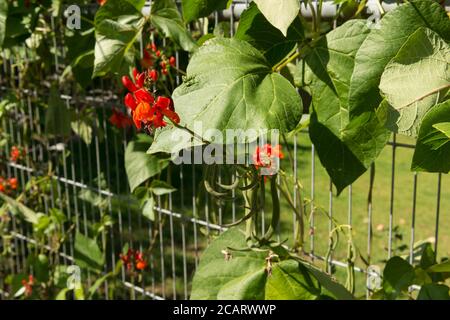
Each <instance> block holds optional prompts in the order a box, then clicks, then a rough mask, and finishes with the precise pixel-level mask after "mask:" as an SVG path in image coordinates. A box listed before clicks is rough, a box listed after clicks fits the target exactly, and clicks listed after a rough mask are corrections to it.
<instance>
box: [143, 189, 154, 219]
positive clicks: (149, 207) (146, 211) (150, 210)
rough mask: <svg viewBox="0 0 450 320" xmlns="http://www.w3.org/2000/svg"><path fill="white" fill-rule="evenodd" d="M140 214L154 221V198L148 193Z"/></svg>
mask: <svg viewBox="0 0 450 320" xmlns="http://www.w3.org/2000/svg"><path fill="white" fill-rule="evenodd" d="M142 215H143V216H144V217H146V218H147V219H148V220H150V221H155V198H153V196H152V195H149V196H148V198H147V200H146V201H145V202H144V206H143V207H142Z"/></svg>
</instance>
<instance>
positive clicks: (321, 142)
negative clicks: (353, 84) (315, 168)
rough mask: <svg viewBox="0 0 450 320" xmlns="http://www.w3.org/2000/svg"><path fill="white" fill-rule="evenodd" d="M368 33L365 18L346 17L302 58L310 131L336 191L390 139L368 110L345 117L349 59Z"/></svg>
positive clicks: (361, 170) (350, 74)
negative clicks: (352, 18) (310, 112)
mask: <svg viewBox="0 0 450 320" xmlns="http://www.w3.org/2000/svg"><path fill="white" fill-rule="evenodd" d="M368 34H369V29H368V28H367V27H366V23H365V22H364V21H362V20H350V21H348V22H346V23H344V24H343V25H342V26H340V27H338V28H336V29H335V30H333V31H331V32H329V33H328V34H327V35H326V37H323V38H322V39H321V40H319V42H318V43H317V44H316V46H315V47H314V48H313V50H312V51H311V52H310V53H309V54H308V56H307V57H306V63H307V68H306V70H305V76H304V77H305V78H306V79H308V84H307V85H308V88H309V90H310V92H311V95H312V114H311V118H310V127H309V134H310V137H311V141H312V142H313V143H314V145H315V147H316V149H317V153H318V155H319V158H320V161H321V163H322V165H323V166H324V167H325V168H326V170H327V172H328V174H329V175H330V177H331V179H332V181H333V183H334V185H335V186H336V188H337V192H338V194H339V193H340V192H341V191H342V190H343V189H344V188H345V187H346V186H348V185H350V184H351V183H353V182H354V181H355V180H356V179H357V178H358V177H359V176H361V175H362V174H363V173H364V172H365V171H366V170H367V168H368V167H369V166H370V165H371V163H372V162H373V161H374V160H375V159H376V157H377V156H378V155H379V153H380V152H381V150H382V149H383V147H384V146H385V144H386V142H387V140H388V138H389V135H388V132H387V130H386V129H384V127H383V124H382V123H381V122H380V121H379V119H378V118H377V116H376V115H375V113H373V112H367V113H365V114H362V115H360V116H359V117H357V118H354V119H352V120H350V119H349V114H348V108H349V107H348V93H349V87H350V80H351V76H352V71H353V67H354V58H355V54H356V52H357V50H358V49H359V47H360V46H361V43H363V41H364V39H365V38H366V37H367V35H368ZM297 68H298V69H301V68H303V63H302V62H300V64H299V65H298V67H297Z"/></svg>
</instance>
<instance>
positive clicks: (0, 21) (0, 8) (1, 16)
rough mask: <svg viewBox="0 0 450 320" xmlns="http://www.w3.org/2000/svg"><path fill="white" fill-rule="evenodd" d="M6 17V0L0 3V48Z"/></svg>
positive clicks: (4, 31) (3, 36)
mask: <svg viewBox="0 0 450 320" xmlns="http://www.w3.org/2000/svg"><path fill="white" fill-rule="evenodd" d="M7 18H8V2H6V1H2V2H1V3H0V48H1V47H2V46H3V40H4V39H5V34H6V19H7Z"/></svg>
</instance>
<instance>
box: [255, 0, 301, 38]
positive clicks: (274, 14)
mask: <svg viewBox="0 0 450 320" xmlns="http://www.w3.org/2000/svg"><path fill="white" fill-rule="evenodd" d="M254 2H255V3H256V4H257V5H258V8H259V10H261V12H262V13H263V14H264V16H265V17H266V19H267V20H268V21H269V22H270V23H271V24H272V25H273V26H274V27H276V28H277V29H279V30H280V31H281V32H282V33H283V34H284V35H285V36H286V35H287V30H288V28H289V26H290V25H291V23H292V22H293V21H294V19H295V18H296V17H297V16H298V14H299V11H300V2H299V1H298V0H283V1H280V0H254Z"/></svg>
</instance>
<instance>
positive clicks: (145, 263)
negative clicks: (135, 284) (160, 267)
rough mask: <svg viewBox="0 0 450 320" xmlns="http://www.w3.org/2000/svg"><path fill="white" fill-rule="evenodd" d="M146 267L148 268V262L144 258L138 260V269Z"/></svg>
mask: <svg viewBox="0 0 450 320" xmlns="http://www.w3.org/2000/svg"><path fill="white" fill-rule="evenodd" d="M145 268H147V262H145V261H144V260H139V261H138V262H136V269H138V270H144V269H145Z"/></svg>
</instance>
